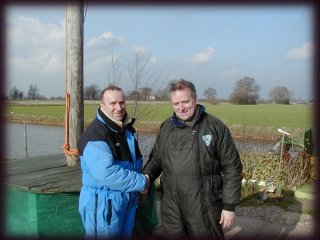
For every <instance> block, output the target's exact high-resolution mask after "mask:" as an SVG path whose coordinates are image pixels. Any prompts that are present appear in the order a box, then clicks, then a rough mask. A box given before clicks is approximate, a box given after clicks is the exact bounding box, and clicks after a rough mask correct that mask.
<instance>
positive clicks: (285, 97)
mask: <svg viewBox="0 0 320 240" xmlns="http://www.w3.org/2000/svg"><path fill="white" fill-rule="evenodd" d="M269 98H270V99H271V100H272V101H273V102H275V103H277V104H290V92H289V91H288V89H287V88H286V87H283V86H279V87H274V88H273V89H272V90H271V91H270V92H269Z"/></svg>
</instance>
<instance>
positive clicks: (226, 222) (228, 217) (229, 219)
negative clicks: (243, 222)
mask: <svg viewBox="0 0 320 240" xmlns="http://www.w3.org/2000/svg"><path fill="white" fill-rule="evenodd" d="M235 217H236V213H235V212H231V211H227V210H222V212H221V218H220V222H219V223H220V224H222V228H223V229H227V228H229V227H231V225H232V224H233V222H234V219H235Z"/></svg>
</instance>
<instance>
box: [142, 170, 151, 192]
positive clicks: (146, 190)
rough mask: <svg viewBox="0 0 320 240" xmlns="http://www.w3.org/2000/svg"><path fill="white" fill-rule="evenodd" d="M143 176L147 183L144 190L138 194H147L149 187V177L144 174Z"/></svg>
mask: <svg viewBox="0 0 320 240" xmlns="http://www.w3.org/2000/svg"><path fill="white" fill-rule="evenodd" d="M144 176H145V177H146V180H147V183H146V186H145V188H144V190H143V191H142V192H140V193H141V194H147V193H148V190H149V187H150V179H149V175H148V174H144Z"/></svg>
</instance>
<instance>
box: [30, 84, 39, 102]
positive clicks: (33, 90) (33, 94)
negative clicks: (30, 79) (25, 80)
mask: <svg viewBox="0 0 320 240" xmlns="http://www.w3.org/2000/svg"><path fill="white" fill-rule="evenodd" d="M39 91H40V90H39V88H38V86H37V84H31V85H30V86H29V90H28V95H27V98H29V99H32V100H35V99H38V98H39V96H40V94H39Z"/></svg>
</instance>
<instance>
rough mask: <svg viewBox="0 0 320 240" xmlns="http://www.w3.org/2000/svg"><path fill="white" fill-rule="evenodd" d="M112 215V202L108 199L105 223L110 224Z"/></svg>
mask: <svg viewBox="0 0 320 240" xmlns="http://www.w3.org/2000/svg"><path fill="white" fill-rule="evenodd" d="M111 217H112V204H111V199H108V213H107V224H108V225H110V222H111Z"/></svg>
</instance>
